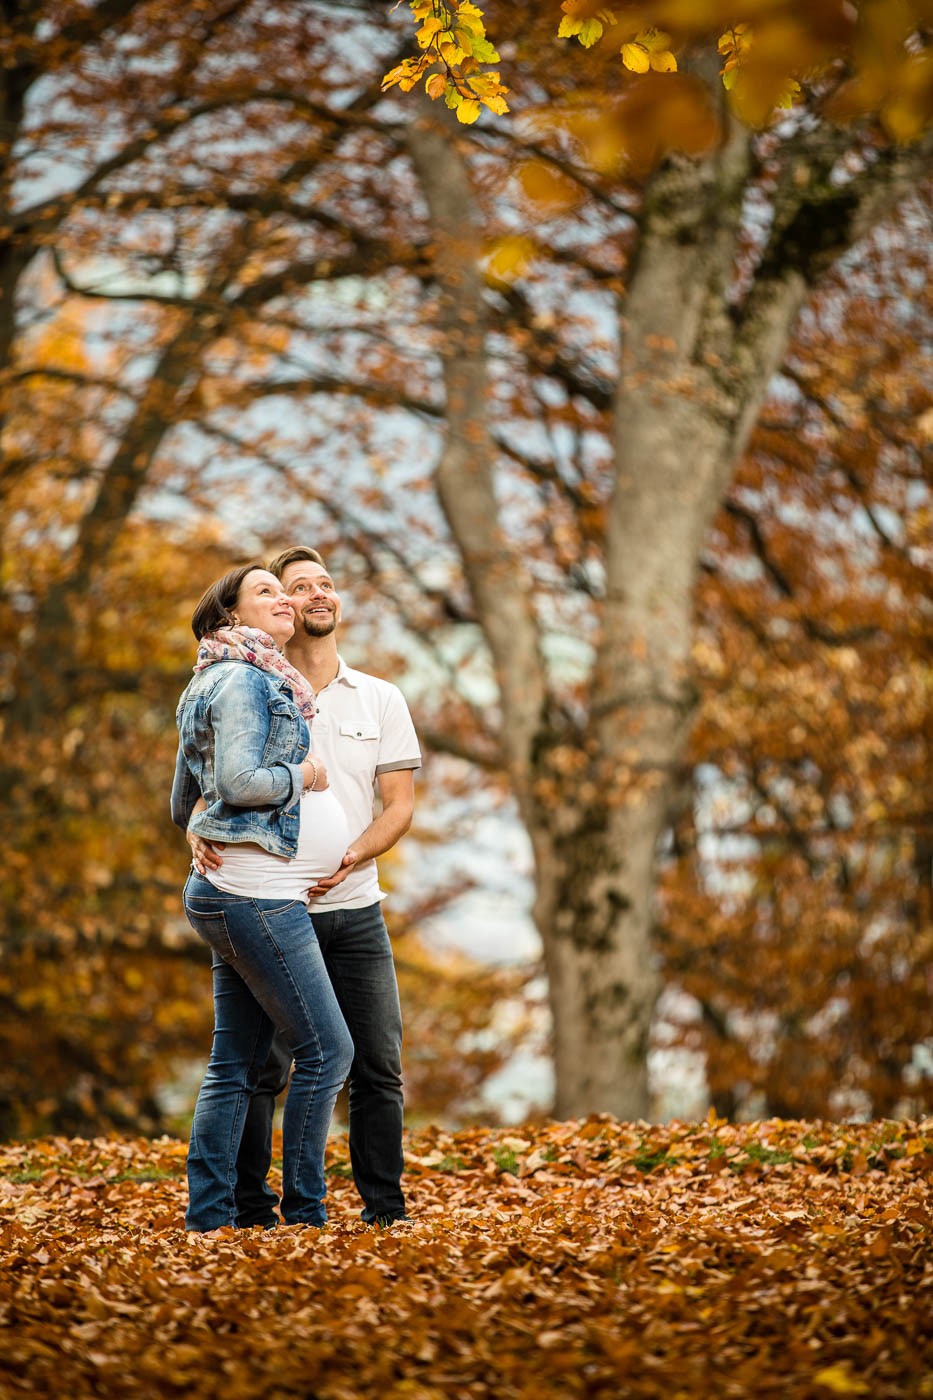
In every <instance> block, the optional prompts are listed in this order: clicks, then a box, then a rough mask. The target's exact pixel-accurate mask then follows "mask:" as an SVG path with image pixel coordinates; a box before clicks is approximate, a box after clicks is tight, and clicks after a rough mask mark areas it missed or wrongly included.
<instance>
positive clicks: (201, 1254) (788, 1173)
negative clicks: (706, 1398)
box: [0, 1117, 933, 1400]
mask: <svg viewBox="0 0 933 1400" xmlns="http://www.w3.org/2000/svg"><path fill="white" fill-rule="evenodd" d="M931 1134H933V1124H931V1123H930V1122H929V1121H927V1122H926V1123H901V1124H893V1123H874V1124H866V1125H863V1126H861V1127H855V1126H852V1125H849V1126H846V1127H837V1128H827V1127H826V1126H824V1125H821V1124H813V1123H775V1122H766V1123H758V1124H754V1125H747V1126H745V1127H742V1128H736V1127H730V1126H729V1125H728V1124H725V1123H722V1122H720V1121H716V1119H715V1118H714V1117H712V1118H711V1120H710V1121H709V1122H708V1123H706V1124H704V1125H702V1126H700V1127H694V1128H685V1127H683V1126H682V1125H678V1124H672V1125H670V1126H669V1127H668V1128H665V1129H661V1128H648V1127H647V1125H644V1124H628V1125H623V1124H619V1123H617V1122H615V1121H613V1120H612V1119H610V1118H608V1117H599V1118H589V1119H586V1120H577V1121H569V1122H566V1123H551V1124H548V1125H546V1126H543V1127H541V1128H539V1129H535V1130H533V1131H528V1130H525V1131H523V1132H522V1133H520V1134H515V1133H510V1134H507V1133H503V1132H498V1133H493V1132H488V1131H474V1132H459V1133H456V1134H452V1133H443V1132H440V1131H438V1130H437V1129H430V1130H426V1131H424V1132H419V1133H413V1134H409V1135H408V1137H407V1142H406V1157H407V1164H408V1170H407V1180H406V1187H407V1191H408V1198H409V1207H410V1209H411V1211H412V1213H413V1217H414V1218H413V1220H412V1221H411V1223H409V1224H407V1225H406V1224H403V1225H396V1226H394V1227H393V1228H392V1229H389V1230H378V1229H376V1230H374V1229H373V1228H371V1227H369V1226H364V1225H363V1224H361V1222H360V1221H359V1219H358V1218H357V1210H358V1201H357V1199H356V1198H355V1193H354V1190H353V1186H352V1182H351V1181H350V1180H349V1162H348V1158H347V1143H346V1139H345V1138H342V1137H341V1138H335V1139H332V1140H331V1143H330V1147H329V1151H328V1159H327V1162H328V1174H329V1202H330V1219H331V1223H329V1224H328V1226H327V1227H326V1228H325V1229H323V1230H318V1229H315V1228H312V1227H301V1226H288V1227H286V1226H280V1227H279V1228H277V1229H275V1230H273V1231H259V1230H257V1231H241V1232H237V1231H235V1230H224V1231H218V1232H215V1234H214V1235H212V1236H203V1235H201V1236H198V1235H188V1236H186V1235H185V1233H184V1231H183V1229H182V1228H181V1221H182V1213H183V1207H184V1200H185V1186H184V1152H185V1149H184V1146H183V1144H182V1143H180V1142H176V1141H173V1140H172V1139H169V1138H162V1139H160V1140H159V1141H157V1142H142V1141H139V1140H132V1139H123V1140H117V1139H109V1140H108V1139H103V1138H98V1139H96V1140H94V1141H92V1142H80V1141H77V1142H76V1141H67V1140H65V1139H61V1138H57V1139H45V1140H43V1141H40V1142H36V1143H32V1144H29V1145H18V1144H11V1145H9V1146H8V1147H7V1148H5V1149H3V1150H2V1152H0V1171H2V1173H3V1175H2V1177H0V1196H2V1200H3V1206H4V1213H5V1217H6V1224H5V1225H4V1226H3V1228H2V1231H0V1264H2V1272H3V1276H4V1283H3V1285H2V1290H0V1309H2V1311H3V1317H4V1322H5V1324H6V1329H5V1330H6V1335H5V1338H4V1341H3V1344H2V1348H0V1377H2V1382H0V1384H2V1385H3V1387H4V1392H5V1393H6V1394H9V1395H10V1396H14V1395H28V1394H33V1395H35V1394H40V1393H41V1394H50V1393H55V1394H67V1395H68V1396H70V1397H74V1400H83V1397H85V1396H88V1397H90V1396H96V1397H105V1400H106V1398H107V1397H116V1396H136V1395H139V1396H147V1397H162V1396H172V1395H178V1394H184V1395H186V1396H190V1397H192V1400H196V1397H208V1396H229V1395H235V1396H244V1397H246V1396H250V1397H253V1396H255V1397H269V1400H272V1397H280V1398H281V1400H285V1398H286V1397H291V1396H296V1397H306V1396H308V1395H309V1394H314V1395H315V1396H318V1397H320V1400H357V1397H360V1396H392V1397H398V1400H401V1398H402V1397H403V1396H404V1397H412V1400H436V1398H437V1397H442V1396H450V1397H458V1400H459V1397H466V1396H476V1397H487V1396H488V1397H492V1396H494V1397H496V1400H531V1397H542V1400H568V1398H569V1397H581V1400H582V1397H584V1396H586V1397H600V1398H601V1400H614V1397H616V1396H618V1395H620V1394H625V1395H626V1396H631V1397H633V1398H634V1400H639V1397H644V1400H655V1398H656V1397H657V1396H659V1395H690V1396H700V1395H711V1394H715V1395H722V1396H734V1397H736V1400H744V1397H747V1396H749V1395H752V1394H759V1393H761V1394H764V1395H775V1396H778V1395H780V1396H781V1397H786V1400H815V1398H816V1397H820V1396H831V1395H852V1396H857V1395H867V1396H881V1395H890V1396H894V1395H904V1396H906V1395H918V1396H922V1395H925V1394H926V1393H927V1390H928V1380H929V1375H930V1367H931V1365H933V1340H931V1337H930V1330H929V1326H928V1321H929V1313H930V1306H931V1303H933V1295H931V1288H930V1278H929V1267H928V1258H929V1250H930V1245H931V1229H933V1216H931V1207H933V1199H931V1193H930V1170H931V1167H933V1135H931Z"/></svg>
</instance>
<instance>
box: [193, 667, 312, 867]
mask: <svg viewBox="0 0 933 1400" xmlns="http://www.w3.org/2000/svg"><path fill="white" fill-rule="evenodd" d="M175 720H176V723H177V725H178V731H179V739H180V742H179V746H178V759H177V761H176V764H175V781H174V783H173V784H172V821H174V822H175V823H176V825H178V826H180V827H181V828H182V830H186V829H187V827H188V824H189V820H190V818H191V813H192V810H193V809H194V805H195V803H196V802H197V800H198V798H199V797H202V796H203V798H204V800H205V801H206V802H207V810H206V811H204V812H200V813H199V814H198V816H196V817H195V819H194V821H192V822H191V830H192V831H194V832H196V833H197V834H198V836H201V837H203V838H204V839H205V840H206V841H234V842H236V841H255V842H256V843H257V844H258V845H260V846H262V847H263V849H264V850H267V851H271V852H272V854H273V855H277V856H294V855H295V853H296V851H297V849H298V828H299V822H300V817H299V810H298V800H299V798H300V797H301V789H302V772H301V768H300V766H299V765H300V763H301V760H302V759H303V758H304V757H305V755H306V754H307V752H308V746H309V743H310V733H309V731H308V726H307V724H306V723H305V721H304V720H303V719H302V717H301V715H300V714H299V712H298V709H297V706H296V705H295V704H294V703H293V701H292V698H291V690H290V688H289V685H288V681H287V680H285V679H284V677H282V676H277V675H273V674H271V673H270V672H268V671H263V670H260V668H259V667H258V666H253V665H251V664H250V663H249V662H248V661H236V660H234V661H215V662H214V663H213V665H211V666H206V667H205V668H204V670H203V671H198V672H197V673H196V675H195V676H194V678H193V679H192V680H191V681H190V682H189V684H188V687H187V689H186V690H185V691H184V692H183V694H182V697H181V699H180V700H179V702H178V710H177V712H176V715H175Z"/></svg>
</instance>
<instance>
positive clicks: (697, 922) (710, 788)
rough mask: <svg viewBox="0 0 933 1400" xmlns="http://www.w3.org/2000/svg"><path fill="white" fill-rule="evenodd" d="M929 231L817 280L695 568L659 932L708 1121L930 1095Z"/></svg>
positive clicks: (854, 1110) (891, 237) (904, 1104)
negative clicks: (679, 793) (690, 689)
mask: <svg viewBox="0 0 933 1400" xmlns="http://www.w3.org/2000/svg"><path fill="white" fill-rule="evenodd" d="M929 226H930V225H929V203H928V201H923V200H921V199H914V200H912V201H911V202H910V203H909V204H908V205H907V206H906V207H905V209H904V210H903V213H902V216H901V218H899V219H898V220H897V222H896V223H895V224H894V226H893V227H891V226H889V227H888V228H887V229H886V230H885V231H884V233H883V234H878V235H877V236H875V237H873V238H870V239H868V240H866V242H865V243H864V244H863V245H862V246H861V248H860V249H859V250H858V251H857V252H855V253H853V254H850V255H849V257H848V258H847V259H846V260H845V264H844V266H843V267H841V268H839V269H837V270H835V271H834V272H833V273H831V274H830V275H828V276H827V277H826V278H825V279H824V281H823V284H822V285H821V288H820V290H819V292H818V293H817V295H816V296H815V297H814V299H813V301H812V303H811V305H810V307H809V308H808V310H807V313H806V315H805V316H804V317H803V318H802V320H801V324H800V326H799V329H798V331H797V333H796V335H795V337H794V341H793V342H792V344H791V346H790V348H789V351H788V354H787V356H786V358H785V361H784V364H783V366H782V373H781V376H780V378H779V380H778V381H777V384H776V386H775V387H774V390H773V391H772V394H771V396H770V397H769V400H768V402H767V404H766V406H765V409H764V411H763V413H762V417H761V419H760V422H759V425H758V427H757V429H756V431H755V434H754V435H753V438H752V441H751V444H750V449H749V452H748V453H747V454H746V456H745V458H744V459H743V461H742V463H741V464H740V466H739V469H738V471H737V473H736V476H735V478H734V480H733V483H732V485H731V487H730V489H729V492H728V494H727V497H726V501H725V504H724V506H723V508H722V509H721V510H720V512H719V514H718V515H717V518H716V521H715V522H714V526H713V529H712V530H711V532H710V536H709V537H708V540H707V545H706V550H705V552H704V555H703V558H702V560H701V570H702V572H701V579H700V585H699V590H698V594H699V597H698V624H697V639H696V642H695V647H694V660H695V663H696V670H697V676H698V681H699V685H700V690H701V694H702V699H701V703H700V707H699V712H698V718H697V723H696V725H695V727H694V731H693V734H692V736H691V741H690V748H689V751H688V760H689V762H690V764H691V768H692V771H693V773H694V793H693V800H692V801H691V802H690V803H688V804H684V807H683V809H682V811H681V813H680V815H679V817H678V820H677V821H676V823H675V825H674V831H673V835H672V838H671V841H670V845H669V846H668V848H667V850H666V852H665V855H664V858H663V862H662V863H663V866H664V869H663V875H662V900H661V911H662V913H661V927H660V930H659V934H660V937H659V943H660V946H661V948H662V950H663V953H664V959H665V970H664V973H665V975H664V981H665V985H666V986H668V987H672V988H675V987H676V988H682V989H686V990H689V991H690V992H691V993H692V1001H691V1002H690V1003H684V1005H683V1012H682V1017H683V1020H682V1032H683V1036H684V1039H685V1040H686V1042H687V1043H688V1044H693V1045H694V1046H695V1047H696V1048H698V1049H700V1050H701V1052H702V1054H703V1058H704V1061H705V1064H706V1067H707V1078H708V1081H709V1084H710V1089H711V1092H712V1094H713V1099H714V1102H715V1104H716V1107H717V1109H718V1110H719V1111H720V1112H721V1113H723V1114H728V1115H729V1116H730V1117H731V1116H734V1115H735V1114H736V1113H743V1114H745V1115H746V1116H747V1115H749V1114H755V1115H756V1116H761V1117H768V1116H782V1117H792V1118H796V1117H817V1116H822V1115H824V1114H826V1113H827V1112H831V1113H833V1114H838V1115H840V1116H853V1115H856V1116H857V1115H864V1116H868V1117H873V1118H890V1117H895V1116H899V1115H903V1114H904V1113H905V1112H906V1113H908V1114H911V1113H912V1114H920V1113H922V1112H923V1111H924V1107H925V1106H926V1104H928V1102H929V1095H930V1092H931V1088H933V1085H931V1081H930V1078H929V1075H928V1074H927V1073H926V1072H925V1069H924V1064H923V1055H924V1046H925V1044H926V1045H928V1044H929V1040H930V1036H931V1032H933V1021H931V1014H930V999H929V991H928V971H929V966H930V954H931V942H930V940H931V936H933V920H931V909H930V902H929V894H930V868H929V833H930V825H931V813H930V804H929V785H928V783H927V781H926V776H925V775H926V773H927V772H928V771H929V769H930V758H931V756H930V747H929V733H930V726H929V676H928V652H929V637H930V623H931V614H930V606H929V599H928V573H929V557H928V554H927V552H926V544H925V542H926V541H927V540H928V538H929V509H930V494H929V483H928V481H927V479H926V472H925V470H924V466H925V461H924V459H925V456H926V455H927V454H928V451H929V444H930V434H931V429H933V423H931V420H930V417H929V396H928V393H927V389H926V377H927V372H928V362H927V356H926V352H925V350H924V347H923V341H924V337H925V334H926V327H927V326H928V325H929V317H930V311H931V304H930V295H929V278H928V276H927V273H926V265H927V253H928V241H929ZM843 308H844V314H840V313H841V312H842V309H843Z"/></svg>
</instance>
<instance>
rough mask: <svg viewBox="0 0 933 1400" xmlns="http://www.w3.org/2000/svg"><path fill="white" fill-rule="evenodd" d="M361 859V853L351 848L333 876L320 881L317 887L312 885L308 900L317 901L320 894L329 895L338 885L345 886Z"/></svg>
mask: <svg viewBox="0 0 933 1400" xmlns="http://www.w3.org/2000/svg"><path fill="white" fill-rule="evenodd" d="M359 858H360V857H359V853H358V852H357V851H355V850H354V849H353V847H352V846H350V847H349V848H348V850H347V853H346V855H345V856H344V858H343V860H342V861H341V862H340V866H339V868H338V869H337V870H335V871H334V873H333V875H328V877H327V879H326V880H318V882H317V884H316V885H312V886H311V888H310V889H309V890H308V898H309V899H316V898H317V896H318V895H319V894H327V892H328V890H334V889H336V888H337V886H338V885H341V884H343V882H344V880H345V879H346V878H347V876H348V875H349V873H350V871H351V870H352V869H353V867H354V865H356V863H357V861H358V860H359Z"/></svg>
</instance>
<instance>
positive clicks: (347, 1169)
mask: <svg viewBox="0 0 933 1400" xmlns="http://www.w3.org/2000/svg"><path fill="white" fill-rule="evenodd" d="M324 1175H325V1176H339V1177H341V1178H342V1179H343V1180H345V1181H352V1179H353V1168H352V1167H351V1166H350V1163H349V1162H331V1164H330V1166H329V1167H325V1168H324Z"/></svg>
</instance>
